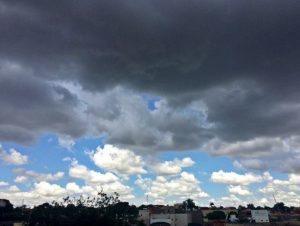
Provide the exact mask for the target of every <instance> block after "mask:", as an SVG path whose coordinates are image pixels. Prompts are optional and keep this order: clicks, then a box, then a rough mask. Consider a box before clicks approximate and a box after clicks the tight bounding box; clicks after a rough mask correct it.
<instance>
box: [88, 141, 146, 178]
mask: <svg viewBox="0 0 300 226" xmlns="http://www.w3.org/2000/svg"><path fill="white" fill-rule="evenodd" d="M91 159H92V160H93V162H94V163H95V164H96V165H97V166H98V167H100V168H102V169H105V170H109V171H112V172H115V173H117V174H120V175H131V174H144V173H146V172H147V171H146V170H145V169H144V168H143V167H144V164H145V163H144V162H143V160H142V157H141V156H138V155H136V154H134V152H132V151H130V150H127V149H120V148H117V147H115V146H113V145H109V144H106V145H104V147H103V149H102V148H100V147H98V148H97V151H96V152H95V153H92V154H91Z"/></svg>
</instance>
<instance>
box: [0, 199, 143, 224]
mask: <svg viewBox="0 0 300 226" xmlns="http://www.w3.org/2000/svg"><path fill="white" fill-rule="evenodd" d="M6 201H7V203H6V205H5V207H2V208H0V221H14V222H16V221H22V222H26V224H27V225H29V226H37V225H38V226H83V225H86V226H96V225H105V226H132V225H136V226H144V224H143V223H142V222H139V221H138V208H137V207H136V206H134V205H129V203H128V202H121V201H120V200H119V195H118V194H117V193H115V194H114V195H111V196H109V195H107V194H105V193H98V196H97V197H86V198H84V197H83V196H80V197H78V198H70V197H66V198H64V199H63V201H61V202H55V201H54V202H52V203H44V204H42V205H39V206H35V207H34V208H27V207H26V206H21V207H16V208H13V206H12V205H11V204H10V203H9V201H8V200H6Z"/></svg>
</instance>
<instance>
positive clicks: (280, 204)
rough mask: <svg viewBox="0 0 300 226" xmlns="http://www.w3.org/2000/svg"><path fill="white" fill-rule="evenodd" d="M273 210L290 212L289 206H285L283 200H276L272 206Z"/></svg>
mask: <svg viewBox="0 0 300 226" xmlns="http://www.w3.org/2000/svg"><path fill="white" fill-rule="evenodd" d="M273 209H274V210H276V211H279V212H282V213H288V212H290V208H289V207H287V206H285V204H284V203H283V202H278V203H276V204H275V205H274V207H273Z"/></svg>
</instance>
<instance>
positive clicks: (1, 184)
mask: <svg viewBox="0 0 300 226" xmlns="http://www.w3.org/2000/svg"><path fill="white" fill-rule="evenodd" d="M8 185H9V183H7V182H5V181H0V187H2V186H8Z"/></svg>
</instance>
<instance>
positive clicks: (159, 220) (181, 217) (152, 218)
mask: <svg viewBox="0 0 300 226" xmlns="http://www.w3.org/2000/svg"><path fill="white" fill-rule="evenodd" d="M139 219H140V220H142V221H143V222H144V223H145V224H146V225H147V226H162V225H163V226H189V225H192V224H193V225H203V217H202V212H201V211H191V212H179V211H176V209H175V207H165V206H164V207H161V208H158V207H154V208H152V209H151V208H149V209H143V210H140V211H139Z"/></svg>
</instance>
